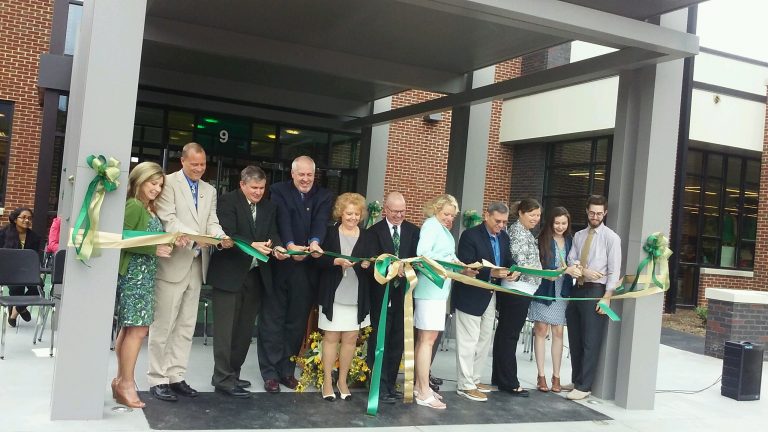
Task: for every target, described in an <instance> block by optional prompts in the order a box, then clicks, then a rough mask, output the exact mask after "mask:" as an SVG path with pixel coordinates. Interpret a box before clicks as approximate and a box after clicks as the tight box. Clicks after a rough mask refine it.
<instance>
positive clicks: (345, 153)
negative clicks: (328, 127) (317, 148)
mask: <svg viewBox="0 0 768 432" xmlns="http://www.w3.org/2000/svg"><path fill="white" fill-rule="evenodd" d="M359 144H360V137H359V136H355V135H339V134H332V135H331V150H330V153H329V155H328V166H329V167H334V168H352V167H356V166H357V165H358V162H359V157H360V155H359V154H358V150H359Z"/></svg>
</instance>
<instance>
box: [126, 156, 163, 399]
mask: <svg viewBox="0 0 768 432" xmlns="http://www.w3.org/2000/svg"><path fill="white" fill-rule="evenodd" d="M164 180H165V174H164V173H163V168H162V167H161V166H160V165H158V164H156V163H154V162H142V163H140V164H138V165H136V167H134V168H133V170H132V171H131V173H130V174H129V176H128V197H127V200H126V201H125V218H124V220H123V229H126V230H134V231H151V232H159V231H162V230H163V226H162V224H161V223H160V219H158V217H157V215H156V214H155V199H157V197H158V196H160V192H162V190H163V181H164ZM171 248H172V246H171V245H167V244H163V245H152V246H139V247H134V248H127V249H123V250H122V251H120V267H119V271H118V278H117V298H116V301H115V310H116V315H117V325H118V328H120V333H119V334H118V336H117V340H116V341H115V354H116V355H117V377H115V379H113V380H112V396H113V397H114V398H115V400H116V401H117V402H118V403H120V404H123V405H126V406H128V407H131V408H143V407H144V402H142V401H141V399H139V396H138V394H137V393H136V387H135V385H136V384H135V380H134V372H135V368H136V359H137V358H138V356H139V351H140V350H141V344H142V342H143V340H144V338H145V337H146V336H147V333H148V331H149V325H150V324H152V321H153V318H154V297H155V273H156V272H157V257H169V256H170V254H171Z"/></svg>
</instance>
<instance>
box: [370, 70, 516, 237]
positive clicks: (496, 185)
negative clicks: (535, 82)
mask: <svg viewBox="0 0 768 432" xmlns="http://www.w3.org/2000/svg"><path fill="white" fill-rule="evenodd" d="M519 75H520V60H519V59H515V60H509V61H506V62H503V63H500V64H498V65H497V66H496V72H495V77H494V80H495V81H496V82H499V81H503V80H507V79H510V78H514V77H517V76H519ZM440 96H442V95H440V94H438V93H430V92H425V91H421V90H409V91H406V92H403V93H399V94H397V95H394V96H393V97H392V108H393V109H395V108H400V107H403V106H408V105H412V104H415V103H419V102H424V101H428V100H432V99H434V98H437V97H440ZM501 106H502V101H500V100H499V101H494V102H493V103H492V107H491V125H490V131H489V134H488V161H487V164H486V173H485V174H486V178H485V191H484V204H483V206H484V207H485V205H487V203H488V202H490V201H496V200H499V201H504V202H509V197H510V188H511V184H512V170H511V167H512V148H510V147H509V146H504V145H501V144H500V143H499V128H500V126H501ZM442 115H443V117H442V120H441V121H439V122H437V123H431V124H430V123H426V122H424V121H423V120H422V119H421V118H415V119H409V120H403V121H398V122H394V123H392V124H391V126H390V129H389V143H388V149H387V168H386V172H385V180H384V190H385V191H386V192H389V191H393V190H397V191H401V192H402V193H403V195H405V199H406V201H407V202H408V214H407V215H406V217H407V218H408V220H410V221H412V222H414V223H417V224H420V223H421V222H422V221H423V220H424V214H423V212H422V209H423V205H424V203H425V202H426V201H428V200H430V199H432V198H434V197H435V196H437V195H439V194H441V193H443V192H445V172H446V167H447V164H448V144H449V140H450V137H451V112H450V111H446V112H443V113H442ZM463 210H465V209H462V211H463ZM475 210H478V211H479V210H481V209H475Z"/></svg>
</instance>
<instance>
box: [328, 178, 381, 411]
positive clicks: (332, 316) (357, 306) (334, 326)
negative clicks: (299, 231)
mask: <svg viewBox="0 0 768 432" xmlns="http://www.w3.org/2000/svg"><path fill="white" fill-rule="evenodd" d="M364 218H365V198H364V197H363V196H362V195H360V194H357V193H349V192H348V193H343V194H341V195H339V197H338V198H336V203H335V204H334V206H333V219H335V220H336V221H337V223H336V224H334V226H332V227H330V228H329V229H328V233H327V234H326V236H325V241H324V242H323V244H322V248H323V250H324V251H327V252H335V253H337V254H341V255H346V256H353V257H363V256H365V251H366V250H367V245H366V240H365V230H362V229H361V228H360V222H361V221H362V220H363V219H364ZM317 265H318V267H320V268H321V269H322V273H321V275H320V285H319V288H320V292H319V294H318V304H319V305H320V312H319V314H318V323H317V326H318V327H319V328H320V329H322V330H323V331H324V332H323V352H322V359H323V388H322V396H323V399H325V400H327V401H328V402H333V401H334V400H336V394H335V393H334V391H333V378H332V373H333V368H334V366H335V365H336V359H337V358H338V360H339V379H338V381H337V383H336V387H337V388H338V390H339V396H340V398H341V399H342V400H344V401H349V400H350V399H351V398H352V394H351V393H350V391H349V387H348V385H347V375H348V374H349V369H350V366H351V365H352V357H353V356H354V354H355V347H356V345H357V336H358V333H359V330H360V329H361V328H363V327H368V326H370V325H371V320H370V317H369V310H370V299H369V294H368V280H369V277H370V276H369V275H368V274H367V273H366V271H365V269H367V268H368V267H369V266H370V262H368V261H361V262H360V263H359V264H356V263H354V262H352V261H350V260H348V259H346V258H334V257H331V256H329V255H321V256H320V257H318V258H317ZM339 342H341V347H340V349H339V354H338V355H337V353H336V351H337V348H339Z"/></svg>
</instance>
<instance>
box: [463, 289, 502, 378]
mask: <svg viewBox="0 0 768 432" xmlns="http://www.w3.org/2000/svg"><path fill="white" fill-rule="evenodd" d="M495 320H496V293H493V296H492V297H491V301H490V302H489V303H488V307H487V308H485V312H483V315H481V316H474V315H470V314H468V313H464V312H462V311H460V310H458V309H456V376H457V382H456V384H457V387H458V389H459V390H471V389H474V388H477V384H478V383H480V377H481V376H482V372H483V367H484V366H485V363H486V361H487V360H488V350H489V349H490V348H491V339H492V337H493V323H494V321H495Z"/></svg>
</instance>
